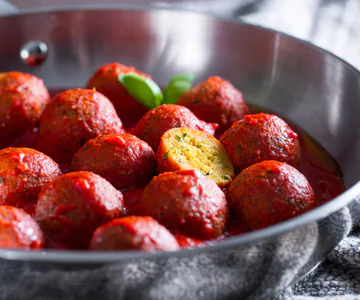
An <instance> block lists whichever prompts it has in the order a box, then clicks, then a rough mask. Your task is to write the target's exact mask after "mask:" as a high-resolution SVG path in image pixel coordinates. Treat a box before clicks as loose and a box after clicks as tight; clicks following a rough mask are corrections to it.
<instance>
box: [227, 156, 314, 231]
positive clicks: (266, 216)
mask: <svg viewBox="0 0 360 300" xmlns="http://www.w3.org/2000/svg"><path fill="white" fill-rule="evenodd" d="M227 200H228V203H229V207H230V209H231V210H233V211H234V212H235V214H236V215H237V216H238V217H239V218H240V219H241V220H242V221H243V222H244V223H245V225H246V226H248V227H249V228H250V229H252V230H254V229H260V228H263V227H266V226H270V225H273V224H276V223H279V222H282V221H285V220H288V219H290V218H292V217H295V216H297V215H300V214H302V213H304V212H306V211H308V210H310V209H313V208H315V206H316V199H315V195H314V192H313V189H312V188H311V186H310V184H309V182H308V181H307V180H306V178H305V176H304V175H302V174H301V173H300V172H299V171H298V170H297V169H295V168H294V167H292V166H290V165H288V164H286V163H283V162H279V161H275V160H269V161H263V162H261V163H258V164H255V165H252V166H251V167H248V168H246V169H245V170H243V171H242V172H241V173H240V174H239V175H238V176H237V177H236V179H235V180H234V181H233V182H232V184H231V186H230V188H229V190H228V198H227Z"/></svg>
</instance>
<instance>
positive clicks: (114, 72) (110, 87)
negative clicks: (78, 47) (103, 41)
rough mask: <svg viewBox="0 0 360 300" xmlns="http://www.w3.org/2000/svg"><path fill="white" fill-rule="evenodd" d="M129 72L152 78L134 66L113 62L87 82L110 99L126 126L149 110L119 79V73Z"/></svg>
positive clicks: (99, 70) (129, 125) (88, 86)
mask: <svg viewBox="0 0 360 300" xmlns="http://www.w3.org/2000/svg"><path fill="white" fill-rule="evenodd" d="M128 73H132V74H136V75H140V76H143V77H145V78H151V77H150V76H149V75H147V74H144V73H142V72H140V71H138V70H136V69H135V68H134V67H128V66H124V65H121V64H119V63H111V64H106V65H104V66H102V67H101V68H99V69H98V70H97V71H96V72H95V73H94V74H93V75H92V77H91V78H90V79H89V82H88V83H87V88H96V90H97V91H98V92H100V93H102V94H104V95H105V96H106V97H107V98H109V99H110V101H111V102H112V103H113V104H114V107H115V109H116V111H117V113H118V115H119V117H120V119H121V120H122V121H123V122H124V125H125V127H126V128H128V127H132V125H134V126H135V124H136V122H137V121H138V120H140V118H141V117H142V116H143V115H144V113H145V112H146V111H147V109H146V107H145V106H143V105H141V104H140V103H139V102H137V101H136V100H135V99H134V98H133V96H131V95H130V93H129V92H128V91H127V89H126V88H125V87H124V86H123V85H122V83H121V82H120V81H119V80H118V77H119V75H121V74H128Z"/></svg>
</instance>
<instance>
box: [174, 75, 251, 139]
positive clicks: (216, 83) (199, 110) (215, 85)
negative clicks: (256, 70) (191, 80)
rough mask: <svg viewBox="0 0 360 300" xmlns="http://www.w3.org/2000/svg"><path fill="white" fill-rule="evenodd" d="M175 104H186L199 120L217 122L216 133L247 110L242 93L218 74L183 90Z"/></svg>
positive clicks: (222, 130) (225, 128)
mask: <svg viewBox="0 0 360 300" xmlns="http://www.w3.org/2000/svg"><path fill="white" fill-rule="evenodd" d="M177 104H179V105H183V106H186V107H187V108H189V109H190V110H191V111H192V112H193V113H194V114H195V115H196V116H197V117H198V118H199V119H201V120H204V121H206V122H212V123H217V124H219V128H218V129H217V131H216V133H217V135H220V134H221V133H223V132H224V131H225V130H227V129H228V128H229V127H230V126H231V125H232V123H234V122H235V121H237V120H240V119H242V118H243V117H244V115H246V114H247V113H248V112H249V109H248V107H247V105H246V103H245V101H244V98H243V95H242V93H241V92H240V91H239V90H237V89H236V88H235V87H234V86H233V85H232V84H231V83H230V82H229V81H227V80H225V79H222V78H220V77H218V76H212V77H209V78H208V79H207V80H206V81H205V82H203V83H201V84H199V85H197V86H195V87H193V88H192V89H190V90H189V91H187V92H185V93H184V94H183V95H182V96H181V97H180V99H179V100H178V102H177Z"/></svg>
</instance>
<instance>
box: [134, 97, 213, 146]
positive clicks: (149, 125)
mask: <svg viewBox="0 0 360 300" xmlns="http://www.w3.org/2000/svg"><path fill="white" fill-rule="evenodd" d="M176 127H189V128H192V129H197V130H200V131H204V132H206V133H208V134H210V135H214V134H215V129H216V128H217V124H211V123H206V122H204V121H201V120H199V119H198V118H197V117H196V116H195V115H194V114H193V113H192V112H191V111H190V110H189V109H187V108H186V107H184V106H181V105H175V104H164V105H161V106H159V107H156V108H154V109H152V110H150V111H148V112H147V113H146V114H145V115H144V117H143V118H142V119H141V120H140V121H139V123H138V124H137V125H136V127H135V128H134V132H133V133H134V134H135V135H136V136H137V137H139V138H140V139H142V140H143V141H145V142H147V143H148V144H149V145H150V146H151V148H153V150H154V151H156V150H157V148H158V146H159V144H160V139H161V136H162V135H163V134H164V133H165V132H166V131H168V130H169V129H171V128H176Z"/></svg>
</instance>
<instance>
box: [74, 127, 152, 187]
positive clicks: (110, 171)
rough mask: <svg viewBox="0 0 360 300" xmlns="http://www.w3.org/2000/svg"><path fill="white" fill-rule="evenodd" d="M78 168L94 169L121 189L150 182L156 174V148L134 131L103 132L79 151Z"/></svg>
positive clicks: (77, 157) (75, 167) (93, 170)
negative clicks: (137, 135) (122, 132)
mask: <svg viewBox="0 0 360 300" xmlns="http://www.w3.org/2000/svg"><path fill="white" fill-rule="evenodd" d="M71 166H72V168H73V169H74V170H85V171H91V172H94V173H96V174H98V175H100V176H102V177H104V178H105V179H107V180H108V181H110V183H111V184H112V185H114V187H116V188H117V189H129V188H131V187H135V186H139V185H143V184H145V183H147V182H149V181H150V180H151V179H152V177H153V176H154V175H155V168H156V161H155V154H154V151H153V150H152V149H151V148H150V146H149V145H148V144H147V143H145V142H144V141H142V140H140V139H139V138H137V137H136V136H134V135H131V134H127V133H125V134H120V135H103V136H99V137H97V138H94V139H92V140H90V141H88V142H87V143H86V144H85V145H84V146H83V147H82V148H80V150H79V151H78V152H76V153H75V155H74V158H73V161H72V163H71Z"/></svg>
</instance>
